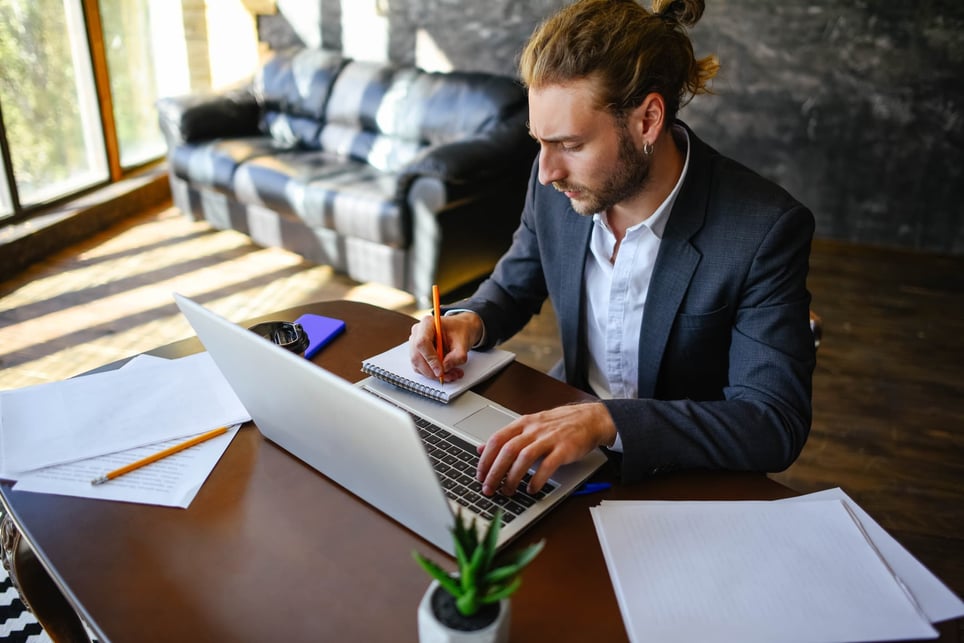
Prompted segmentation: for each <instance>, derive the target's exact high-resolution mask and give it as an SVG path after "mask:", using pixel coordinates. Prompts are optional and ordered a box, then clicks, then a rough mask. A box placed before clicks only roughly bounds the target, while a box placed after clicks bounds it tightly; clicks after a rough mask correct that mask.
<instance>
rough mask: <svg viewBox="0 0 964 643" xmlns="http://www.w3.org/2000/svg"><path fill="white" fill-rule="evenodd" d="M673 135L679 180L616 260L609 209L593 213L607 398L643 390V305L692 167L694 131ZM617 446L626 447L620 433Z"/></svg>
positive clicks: (594, 277) (592, 269) (598, 389)
mask: <svg viewBox="0 0 964 643" xmlns="http://www.w3.org/2000/svg"><path fill="white" fill-rule="evenodd" d="M673 133H674V135H675V136H674V138H676V139H677V140H678V141H681V142H685V146H686V152H685V155H684V162H683V171H682V172H681V173H680V177H679V180H678V181H677V182H676V185H675V186H674V187H673V190H672V191H671V192H670V193H669V195H668V196H667V197H666V199H665V200H664V201H663V202H662V203H661V204H660V205H659V207H658V208H656V211H655V212H653V214H652V215H651V216H650V217H649V218H647V219H646V220H645V221H643V222H641V223H637V224H636V225H634V226H632V227H631V228H628V229H627V230H626V235H625V236H624V237H623V240H622V242H621V243H620V244H619V253H618V254H617V255H616V260H615V261H614V262H612V263H610V261H609V259H610V257H612V256H613V250H614V249H615V247H616V236H615V235H614V234H613V232H612V230H611V229H610V227H609V223H608V220H607V217H606V213H605V212H598V213H596V214H594V215H593V229H592V236H591V237H590V240H589V252H590V255H589V257H588V258H587V260H586V268H585V272H584V279H585V283H586V306H585V308H584V310H585V312H584V319H583V321H584V323H585V325H584V327H585V329H586V343H587V346H588V348H589V364H588V366H589V369H588V373H587V375H588V380H589V386H590V387H591V388H592V390H593V392H594V393H595V394H596V396H598V397H600V398H603V399H612V398H634V397H636V394H637V391H638V386H637V385H638V376H639V334H640V329H641V328H642V323H643V307H644V306H645V305H646V296H647V294H648V292H649V282H650V280H651V279H652V276H653V266H654V265H655V263H656V254H657V253H658V252H659V243H660V240H661V239H662V238H663V231H664V230H665V229H666V222H667V221H668V219H669V214H670V211H671V210H672V209H673V204H674V203H675V202H676V196H677V195H678V194H679V190H680V186H681V185H682V184H683V179H684V178H685V177H686V172H687V169H688V168H689V158H690V155H689V135H688V134H687V133H686V130H685V129H684V128H682V127H678V126H677V127H675V128H674V130H673ZM612 448H613V450H616V451H621V450H622V441H621V439H620V438H619V436H618V435H617V437H616V443H615V445H614V446H613V447H612Z"/></svg>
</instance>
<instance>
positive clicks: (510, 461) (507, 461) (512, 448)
mask: <svg viewBox="0 0 964 643" xmlns="http://www.w3.org/2000/svg"><path fill="white" fill-rule="evenodd" d="M527 440H528V437H527V436H526V434H525V433H521V434H519V435H517V436H516V437H514V438H512V439H511V440H509V441H508V442H506V443H505V444H503V445H502V448H501V449H499V453H498V455H496V457H495V460H493V461H492V466H491V467H489V470H488V472H487V473H486V475H485V480H483V481H482V493H484V494H487V495H491V494H493V493H495V492H496V491H500V490H501V491H502V493H503V494H505V495H507V496H509V495H512V494H513V493H514V492H515V490H516V488H517V487H518V486H519V478H520V477H521V474H519V476H518V477H516V478H515V479H514V480H512V481H507V480H506V476H508V475H509V472H510V471H511V470H512V467H513V466H515V465H517V464H518V466H522V467H524V468H525V469H528V466H529V464H531V462H528V463H527V462H526V461H525V460H523V462H521V463H518V460H519V458H520V457H521V453H522V450H523V448H524V447H525V444H526V441H527Z"/></svg>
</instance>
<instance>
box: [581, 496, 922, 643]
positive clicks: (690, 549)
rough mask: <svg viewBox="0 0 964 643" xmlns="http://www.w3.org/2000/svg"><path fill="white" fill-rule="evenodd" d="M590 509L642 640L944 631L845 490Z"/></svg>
mask: <svg viewBox="0 0 964 643" xmlns="http://www.w3.org/2000/svg"><path fill="white" fill-rule="evenodd" d="M591 511H592V516H593V520H594V522H595V525H596V531H597V534H598V536H599V540H600V544H601V546H602V549H603V554H604V557H605V559H606V564H607V567H608V569H609V573H610V576H611V578H612V580H613V586H614V588H615V591H616V596H617V599H618V601H619V606H620V610H621V612H622V615H623V620H624V622H625V625H626V629H627V632H628V634H629V637H630V639H631V640H633V641H639V642H643V641H697V640H698V641H704V642H708V641H744V642H753V641H760V642H770V641H776V640H780V641H786V640H806V641H816V642H819V641H882V640H895V639H913V638H933V637H935V636H937V632H936V630H934V628H933V627H931V625H930V623H928V622H927V620H926V618H925V617H924V615H923V614H921V612H920V611H918V608H917V606H916V605H915V602H914V601H913V600H912V599H911V598H910V597H909V595H908V594H907V593H906V592H905V590H904V589H903V588H902V587H901V585H900V584H899V583H898V582H897V581H896V579H895V578H894V576H893V574H892V573H891V571H890V570H889V568H888V567H887V565H885V564H884V562H883V560H882V559H881V557H880V555H879V554H878V552H877V550H876V549H875V548H874V547H873V546H872V545H871V544H870V542H869V541H868V540H867V538H866V537H865V536H864V533H863V532H862V531H861V529H860V528H859V527H858V525H857V523H856V522H855V520H854V518H853V516H852V515H851V513H850V512H849V511H848V510H847V507H846V506H845V505H844V503H843V502H842V501H840V500H824V501H821V500H813V501H811V502H794V503H773V502H652V503H649V502H604V503H602V504H601V505H600V506H599V507H594V508H592V510H591Z"/></svg>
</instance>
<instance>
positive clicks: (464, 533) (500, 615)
mask: <svg viewBox="0 0 964 643" xmlns="http://www.w3.org/2000/svg"><path fill="white" fill-rule="evenodd" d="M501 524H502V510H501V509H500V510H499V511H498V512H496V515H495V518H493V519H492V522H490V523H489V527H488V529H486V532H485V534H484V535H483V536H482V538H481V539H480V538H479V535H478V532H477V531H476V529H475V518H473V519H472V522H471V523H468V524H466V522H465V521H464V520H463V518H462V512H461V510H460V511H459V512H458V513H457V514H456V516H455V526H454V527H453V528H452V537H453V539H454V542H455V560H456V564H457V565H458V571H457V572H456V573H454V574H450V573H449V572H447V571H445V569H443V568H442V567H441V566H440V565H438V564H437V563H435V562H433V561H431V560H429V559H428V558H426V557H425V556H423V555H421V554H420V553H418V552H417V551H416V552H413V555H414V556H415V560H416V561H418V564H419V565H421V566H422V568H423V569H425V571H427V572H428V573H429V575H431V576H432V578H433V579H434V580H433V582H432V584H431V585H430V586H429V588H428V590H427V591H426V592H425V595H424V596H423V597H422V601H421V603H420V604H419V606H418V634H419V640H420V641H421V642H422V643H443V642H444V643H455V642H459V643H468V642H472V643H481V642H483V641H485V642H495V641H499V642H503V641H507V640H508V638H509V596H511V595H512V594H513V593H514V592H515V591H516V590H517V589H519V585H520V584H521V583H522V578H521V576H520V574H521V572H522V569H523V568H524V567H525V566H526V565H528V564H529V563H530V562H532V560H533V559H534V558H535V557H536V556H537V555H538V554H539V552H540V551H542V547H543V546H544V545H545V541H539V542H538V543H535V544H534V545H529V546H528V547H526V548H525V549H523V550H521V551H519V552H518V553H515V554H514V555H513V556H511V557H509V558H507V559H504V560H500V561H496V558H495V549H496V543H498V541H499V529H500V526H501Z"/></svg>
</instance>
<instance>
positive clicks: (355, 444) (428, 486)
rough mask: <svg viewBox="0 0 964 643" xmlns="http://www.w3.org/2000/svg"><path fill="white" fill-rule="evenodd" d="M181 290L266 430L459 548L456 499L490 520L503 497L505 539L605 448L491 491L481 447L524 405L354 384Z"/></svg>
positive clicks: (181, 303) (562, 493)
mask: <svg viewBox="0 0 964 643" xmlns="http://www.w3.org/2000/svg"><path fill="white" fill-rule="evenodd" d="M174 298H175V301H176V302H177V305H178V307H179V308H180V310H181V312H182V313H183V314H184V316H185V317H186V318H187V320H188V321H189V322H190V324H191V326H192V327H193V328H194V331H195V332H196V333H197V336H198V338H199V339H200V340H201V343H202V344H203V345H204V347H205V349H207V352H208V353H209V354H210V355H211V358H212V359H213V360H214V363H215V364H216V365H217V366H218V369H219V370H220V371H221V373H222V374H223V375H224V377H225V379H226V380H227V381H228V383H229V384H230V385H231V388H232V389H233V390H234V392H235V394H236V395H237V396H238V399H240V400H241V402H242V404H244V406H245V408H246V409H247V411H248V413H249V414H250V415H251V417H252V418H253V419H254V421H255V423H256V424H257V426H258V429H259V431H260V432H261V434H262V435H263V436H264V437H265V438H267V439H268V440H270V441H272V442H274V443H275V444H277V445H278V446H280V447H281V448H282V449H284V450H285V451H287V452H289V453H290V454H292V455H293V456H295V457H297V458H298V459H300V460H302V461H304V462H305V463H306V464H308V465H309V466H311V467H312V468H314V469H316V470H317V471H318V472H320V473H322V474H324V475H325V476H327V477H328V478H330V479H331V480H333V481H334V482H336V483H338V484H339V485H341V486H342V487H344V488H345V489H347V490H348V491H350V492H351V493H353V494H355V495H356V496H358V497H359V498H361V499H362V500H364V501H365V502H367V503H369V504H370V505H372V506H373V507H375V508H376V509H378V510H380V511H381V512H383V513H385V514H386V515H388V516H389V517H391V518H393V519H394V520H396V521H397V522H399V523H401V524H402V525H404V526H405V527H407V528H408V529H410V530H412V531H413V532H415V533H416V534H418V535H419V536H421V537H422V538H424V539H425V540H427V541H429V542H430V543H432V544H433V545H435V546H436V547H438V548H439V549H442V550H443V551H446V552H448V553H449V554H451V555H454V553H455V552H454V549H453V542H452V535H451V529H452V527H453V525H454V521H455V512H456V511H458V510H461V511H462V514H463V516H467V517H469V518H471V517H472V516H473V515H475V516H476V528H477V529H479V530H480V531H481V530H483V529H485V527H486V526H487V525H488V524H489V522H490V521H491V519H492V518H493V516H494V515H496V510H497V509H498V508H501V509H502V510H503V525H502V529H501V532H500V540H499V544H498V547H499V548H502V547H504V546H505V545H506V544H507V543H509V542H511V541H512V540H513V539H514V538H516V537H518V536H519V535H520V534H521V533H522V532H523V531H524V530H525V529H526V528H527V527H528V526H530V525H531V524H532V523H533V522H535V521H536V520H538V519H539V518H540V517H541V516H542V515H544V514H545V512H546V511H548V510H550V509H551V508H553V507H554V506H556V505H557V504H558V503H559V502H560V501H562V500H563V499H564V498H565V497H566V496H568V495H569V494H570V493H571V492H572V491H573V490H575V489H576V488H577V487H578V486H579V485H580V484H582V482H584V481H585V480H586V478H588V477H589V476H591V475H592V474H593V473H594V472H595V471H596V470H597V469H598V468H599V467H600V466H602V464H603V463H604V462H605V460H606V458H605V456H604V455H602V453H600V452H598V451H594V452H593V453H591V454H589V455H588V456H587V457H586V458H584V459H583V460H581V461H579V462H575V463H572V464H569V465H566V466H564V467H560V469H558V470H557V472H556V473H555V475H554V476H553V477H552V479H551V480H550V481H549V483H547V484H546V485H545V487H544V488H543V490H541V491H540V492H539V493H538V494H535V495H532V496H530V495H529V494H527V493H525V492H524V486H525V485H524V483H523V484H522V485H520V487H522V488H520V490H519V491H517V492H516V493H515V494H514V495H513V496H503V495H501V494H496V495H495V496H491V497H488V498H486V497H485V496H482V495H481V494H480V493H479V490H480V485H479V484H478V483H477V482H475V467H474V465H473V464H472V460H471V458H472V457H473V456H474V455H475V447H476V446H477V445H479V444H482V443H484V442H485V441H486V440H487V439H488V437H489V436H490V435H491V434H492V433H493V432H495V431H497V430H498V429H499V428H501V427H503V426H505V425H506V424H508V423H509V422H511V421H512V420H514V419H515V418H517V417H519V416H518V414H517V413H514V412H512V411H510V410H509V409H507V408H505V407H503V406H500V405H499V404H496V403H495V402H492V401H491V400H488V399H486V398H484V397H482V396H480V395H478V394H476V393H474V392H472V391H467V392H466V393H463V394H462V395H460V396H459V397H458V398H456V399H455V400H454V401H452V402H451V403H449V404H441V403H439V402H435V401H433V400H430V399H428V398H424V397H422V396H420V395H416V394H414V393H409V392H408V391H405V390H403V389H400V388H396V387H394V386H393V385H391V384H388V383H385V382H382V381H381V380H377V379H374V378H367V379H365V380H362V381H361V382H358V383H356V384H352V383H350V382H348V381H346V380H344V379H342V378H341V377H338V376H337V375H335V374H333V373H331V372H329V371H326V370H325V369H323V368H322V367H320V366H318V365H316V364H314V363H312V362H310V361H308V360H306V359H304V358H303V357H301V356H299V355H297V354H295V353H292V352H290V351H287V350H285V349H284V348H281V347H280V346H277V345H275V344H274V343H273V342H271V341H269V340H267V339H265V338H263V337H261V336H259V335H257V334H255V333H253V332H251V331H249V330H247V329H246V328H244V327H242V326H239V325H237V324H235V323H233V322H230V321H228V320H227V319H224V318H223V317H220V316H219V315H217V314H215V313H213V312H212V311H210V310H208V309H207V308H205V307H204V306H202V305H200V304H198V303H196V302H194V301H192V300H190V299H188V298H187V297H184V296H182V295H179V294H175V295H174ZM360 369H361V364H360V362H359V370H360ZM465 452H467V453H465ZM477 461H478V458H477V456H475V462H477ZM473 486H474V489H473Z"/></svg>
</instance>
